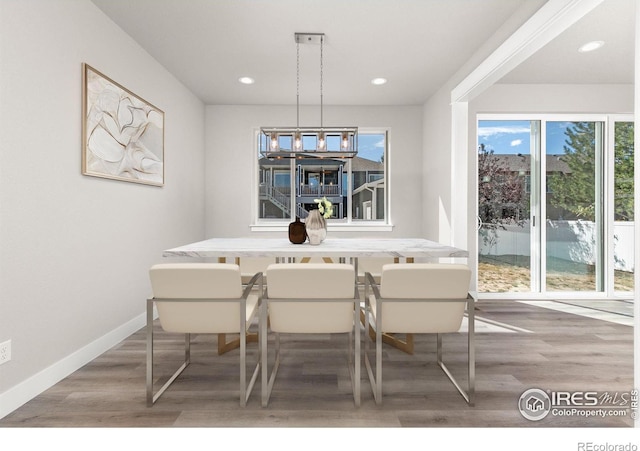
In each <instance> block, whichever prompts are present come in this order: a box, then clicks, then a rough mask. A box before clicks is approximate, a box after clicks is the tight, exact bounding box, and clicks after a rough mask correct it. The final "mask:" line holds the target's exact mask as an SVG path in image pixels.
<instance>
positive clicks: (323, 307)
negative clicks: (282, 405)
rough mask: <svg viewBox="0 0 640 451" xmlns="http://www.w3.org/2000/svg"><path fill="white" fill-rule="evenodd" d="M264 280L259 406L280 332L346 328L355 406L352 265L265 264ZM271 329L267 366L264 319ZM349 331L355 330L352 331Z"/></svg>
mask: <svg viewBox="0 0 640 451" xmlns="http://www.w3.org/2000/svg"><path fill="white" fill-rule="evenodd" d="M267 278H268V279H269V285H268V287H267V289H266V292H265V296H264V298H263V303H262V305H261V316H262V323H261V324H260V346H261V350H262V358H261V360H262V405H263V406H267V405H268V403H269V398H270V396H271V391H272V389H273V384H274V381H275V378H276V374H277V372H278V368H279V367H280V360H281V350H280V334H319V333H331V334H333V333H346V334H348V336H349V346H348V356H349V357H348V362H349V372H350V376H351V388H352V390H353V398H354V402H355V404H356V406H359V405H360V358H361V357H360V325H359V323H358V311H359V304H360V297H359V294H358V291H357V287H356V280H355V270H354V268H353V266H351V265H349V264H344V263H335V264H330V265H328V264H324V263H282V264H274V265H270V266H269V268H268V269H267ZM267 315H268V318H269V327H270V329H271V332H273V333H274V334H275V350H276V351H275V352H276V356H275V363H274V365H273V369H272V371H271V374H269V372H268V365H267V341H268V336H267V321H266V320H265V318H266V317H267ZM354 331H355V333H354Z"/></svg>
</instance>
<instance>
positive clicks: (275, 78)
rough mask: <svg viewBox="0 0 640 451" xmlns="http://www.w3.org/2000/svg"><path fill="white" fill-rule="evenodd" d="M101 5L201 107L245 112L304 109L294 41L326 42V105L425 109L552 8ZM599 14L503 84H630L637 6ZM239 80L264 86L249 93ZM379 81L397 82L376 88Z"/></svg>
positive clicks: (426, 3) (305, 59)
mask: <svg viewBox="0 0 640 451" xmlns="http://www.w3.org/2000/svg"><path fill="white" fill-rule="evenodd" d="M92 1H93V3H94V4H96V5H97V6H98V7H99V8H100V9H101V10H102V11H104V12H105V14H107V15H108V16H109V17H110V18H111V19H112V20H113V21H114V22H115V23H117V24H118V25H119V26H120V27H121V28H122V29H123V30H124V31H125V32H127V33H128V34H129V35H130V36H131V37H132V38H133V39H135V40H136V41H137V42H138V43H139V44H140V45H141V46H142V47H143V48H144V49H146V50H147V52H149V54H151V55H152V56H153V57H154V58H155V59H157V60H158V61H159V62H160V63H161V64H162V65H163V66H164V67H166V68H167V70H168V71H169V72H171V73H172V74H173V75H174V76H176V78H178V79H179V80H180V81H181V82H182V83H184V85H185V86H187V87H188V88H189V89H190V90H191V91H192V92H193V93H194V94H195V95H197V96H198V97H199V98H200V99H202V101H203V102H204V103H206V104H239V105H240V104H256V105H259V104H275V105H286V104H295V102H296V44H295V42H294V33H296V32H309V33H324V34H325V36H326V42H325V45H324V67H323V74H324V103H325V104H326V105H419V104H422V103H424V101H425V100H427V99H428V98H429V96H431V95H432V94H433V93H434V92H435V91H436V90H437V89H438V88H440V86H442V84H443V83H444V82H445V81H446V80H447V79H449V78H450V77H451V76H452V75H453V74H454V73H455V72H456V71H457V70H458V69H459V68H460V67H461V66H462V65H463V64H464V63H465V62H466V61H467V59H468V58H469V57H470V56H471V55H473V53H474V52H475V51H476V50H477V49H478V48H479V47H480V46H481V45H482V44H483V43H484V42H485V41H486V40H487V39H488V38H489V37H490V36H491V35H492V34H493V33H494V32H495V30H496V29H498V28H499V27H500V26H501V24H502V23H503V22H504V21H505V20H507V18H509V17H510V16H511V15H512V14H513V13H514V12H515V11H516V10H517V9H518V8H520V7H521V6H522V5H523V4H524V3H525V2H535V3H536V4H541V3H543V1H541V0H482V1H478V0H349V1H345V0H268V1H267V0H188V1H184V0H92ZM630 11H631V12H630ZM597 12H598V13H599V14H602V17H605V19H604V20H602V19H600V18H599V17H598V14H595V13H592V14H591V15H590V16H589V17H586V18H585V19H583V21H581V23H579V24H577V25H575V26H574V27H572V29H571V30H568V31H567V32H565V33H564V34H563V35H562V36H560V37H559V38H558V39H556V40H555V41H554V42H552V43H551V44H549V45H548V46H547V47H545V48H544V49H543V50H542V51H541V52H539V54H537V55H534V57H532V58H531V59H530V60H529V61H527V62H525V63H524V64H523V65H522V66H521V67H520V68H518V69H517V70H515V71H514V72H513V73H512V74H509V75H508V76H507V77H506V78H505V79H504V81H505V82H510V83H525V82H554V83H559V82H562V83H570V82H580V83H591V82H594V83H604V82H615V83H633V36H634V35H633V23H634V21H633V0H606V1H605V3H604V4H603V5H602V6H600V7H599V8H598V11H597ZM583 22H584V23H583ZM592 36H593V39H601V40H605V41H606V42H607V44H606V45H605V47H603V48H602V49H600V50H598V51H597V52H594V53H593V54H589V56H588V58H589V60H588V61H587V59H585V58H583V59H582V60H580V59H578V58H580V57H584V56H585V55H582V54H578V53H577V52H576V50H575V49H576V48H577V46H578V43H580V44H581V43H582V41H583V40H585V39H587V38H588V39H592ZM601 59H602V61H604V63H603V64H599V63H594V60H598V61H600V60H601ZM319 60H320V49H319V47H318V46H315V45H301V46H300V103H301V104H305V103H309V104H318V103H319V96H320V67H319V66H320V64H319ZM567 64H570V66H567ZM568 67H571V68H572V69H571V70H569V69H568ZM241 76H250V77H253V78H255V79H256V83H255V84H253V85H241V84H240V83H238V78H239V77H241ZM374 77H385V78H387V79H388V80H389V82H388V83H387V84H386V85H383V86H373V85H372V84H371V82H370V81H371V79H372V78H374Z"/></svg>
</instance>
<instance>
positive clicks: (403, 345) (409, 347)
mask: <svg viewBox="0 0 640 451" xmlns="http://www.w3.org/2000/svg"><path fill="white" fill-rule="evenodd" d="M364 315H365V313H364V309H361V310H360V321H361V322H362V324H363V325H364V324H365V321H364ZM368 332H369V337H370V338H371V340H372V341H375V340H376V331H375V330H374V329H373V327H372V326H371V325H369V331H368ZM382 342H383V343H386V344H388V345H391V346H393V347H394V348H397V349H399V350H401V351H404V352H406V353H407V354H410V355H413V334H406V335H405V339H404V340H401V339H399V338H398V336H397V335H396V334H389V333H386V332H383V333H382Z"/></svg>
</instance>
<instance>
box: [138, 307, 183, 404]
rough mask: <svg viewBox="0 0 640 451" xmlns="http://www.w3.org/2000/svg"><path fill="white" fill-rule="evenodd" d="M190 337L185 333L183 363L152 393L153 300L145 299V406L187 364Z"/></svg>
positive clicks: (178, 374)
mask: <svg viewBox="0 0 640 451" xmlns="http://www.w3.org/2000/svg"><path fill="white" fill-rule="evenodd" d="M190 344H191V337H190V335H189V334H185V347H184V363H183V364H182V365H181V366H180V368H178V369H177V370H176V372H175V373H173V375H172V376H171V377H170V378H169V380H168V381H167V382H166V383H165V384H164V385H163V386H162V387H161V388H160V389H159V390H158V392H157V393H156V394H155V395H154V394H153V301H152V300H147V407H151V406H153V404H155V402H156V401H157V400H158V398H160V396H162V394H163V393H164V392H165V390H166V389H167V388H169V386H170V385H171V384H172V383H173V381H175V380H176V378H177V377H178V376H180V374H181V373H182V372H183V371H184V370H185V368H186V367H187V366H189V361H190Z"/></svg>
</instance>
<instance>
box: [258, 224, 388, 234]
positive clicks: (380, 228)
mask: <svg viewBox="0 0 640 451" xmlns="http://www.w3.org/2000/svg"><path fill="white" fill-rule="evenodd" d="M250 229H251V231H252V232H287V231H288V230H289V223H286V224H282V223H277V224H252V225H251V226H250ZM392 231H393V224H380V223H378V224H358V223H351V224H329V225H328V226H327V232H329V233H331V232H392Z"/></svg>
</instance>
